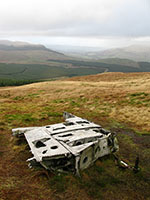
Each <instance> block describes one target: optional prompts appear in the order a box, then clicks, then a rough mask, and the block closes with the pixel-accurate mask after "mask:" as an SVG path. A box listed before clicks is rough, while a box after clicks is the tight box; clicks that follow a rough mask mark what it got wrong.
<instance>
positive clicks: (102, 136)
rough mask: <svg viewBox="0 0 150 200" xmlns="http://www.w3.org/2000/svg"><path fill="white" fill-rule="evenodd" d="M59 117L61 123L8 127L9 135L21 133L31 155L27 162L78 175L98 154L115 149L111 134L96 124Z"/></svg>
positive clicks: (107, 152) (102, 154) (116, 144)
mask: <svg viewBox="0 0 150 200" xmlns="http://www.w3.org/2000/svg"><path fill="white" fill-rule="evenodd" d="M63 116H64V118H65V122H64V123H59V124H53V125H47V126H43V127H28V128H17V129H12V132H13V135H15V136H18V137H20V136H21V135H24V136H25V138H26V140H27V142H28V144H29V146H30V149H31V152H32V154H33V157H32V158H30V159H28V161H29V163H30V164H31V165H33V164H35V163H40V164H41V165H42V166H43V167H45V168H46V169H49V170H52V171H72V172H76V173H77V174H79V171H80V170H83V169H85V168H87V167H88V166H90V165H91V164H92V163H93V162H94V161H96V160H97V159H98V158H99V157H102V156H104V155H108V154H110V153H113V152H115V151H117V150H118V149H119V146H118V142H117V139H116V137H115V135H114V134H112V133H111V132H109V131H106V130H105V129H103V128H102V127H101V126H100V125H97V124H95V123H93V122H90V121H88V120H86V119H82V118H80V117H77V116H74V115H72V114H70V113H67V112H65V113H64V115H63Z"/></svg>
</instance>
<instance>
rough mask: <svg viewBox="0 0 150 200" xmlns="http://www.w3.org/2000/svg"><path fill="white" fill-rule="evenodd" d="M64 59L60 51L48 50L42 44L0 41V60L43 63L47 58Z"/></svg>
mask: <svg viewBox="0 0 150 200" xmlns="http://www.w3.org/2000/svg"><path fill="white" fill-rule="evenodd" d="M51 58H55V59H65V58H66V56H65V55H64V54H62V53H59V52H56V51H53V50H50V49H48V48H46V47H45V46H44V45H35V44H30V43H25V42H11V41H7V40H6V41H5V40H2V41H0V62H5V63H6V62H7V63H45V62H46V61H47V59H51Z"/></svg>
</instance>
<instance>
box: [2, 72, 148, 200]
mask: <svg viewBox="0 0 150 200" xmlns="http://www.w3.org/2000/svg"><path fill="white" fill-rule="evenodd" d="M63 111H68V112H71V113H73V114H75V115H78V116H81V117H83V118H86V119H88V120H90V121H94V122H95V123H98V124H101V125H102V126H103V127H105V128H107V129H110V130H111V131H114V132H116V133H117V137H118V140H119V145H120V151H119V153H118V154H119V155H120V157H121V159H123V160H124V161H125V162H127V163H129V164H130V165H134V160H135V158H136V155H139V157H140V167H141V171H140V172H139V173H137V174H135V173H133V172H132V170H131V169H126V170H123V169H120V168H118V167H117V166H116V164H115V162H114V159H113V157H111V156H110V157H105V158H103V159H99V160H97V161H96V163H95V164H94V165H93V166H91V167H89V169H87V170H85V171H83V172H82V173H81V178H78V177H75V176H74V175H72V174H56V175H54V174H52V173H50V172H47V171H46V170H45V169H42V168H33V169H29V168H28V166H27V163H26V159H27V158H29V157H31V156H32V155H31V152H29V149H28V147H27V144H26V143H25V142H24V141H23V140H17V139H15V138H13V137H12V136H11V129H12V128H15V127H22V126H26V127H28V126H37V125H38V126H43V125H47V124H53V123H58V122H61V121H62V120H63V119H62V112H63ZM149 119H150V73H129V74H124V73H107V74H105V73H104V74H99V75H91V76H87V77H79V78H72V79H67V80H63V81H52V82H44V83H36V84H31V85H26V86H20V87H7V88H0V144H1V145H0V156H1V161H0V199H4V200H5V199H13V200H17V199H45V200H58V199H60V200H75V199H77V200H83V199H86V200H98V199H103V200H113V199H122V200H126V199H128V200H133V199H140V200H145V199H147V200H148V199H149V196H150V190H149V184H150V174H149V169H150V158H149V153H150V152H149V149H150V137H149V136H147V135H149V133H150V127H149Z"/></svg>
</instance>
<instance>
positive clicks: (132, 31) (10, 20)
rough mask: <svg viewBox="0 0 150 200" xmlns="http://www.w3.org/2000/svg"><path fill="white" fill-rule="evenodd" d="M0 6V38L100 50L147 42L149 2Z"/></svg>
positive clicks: (28, 0)
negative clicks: (90, 47)
mask: <svg viewBox="0 0 150 200" xmlns="http://www.w3.org/2000/svg"><path fill="white" fill-rule="evenodd" d="M0 3H1V4H0V39H9V40H21V41H28V42H32V43H42V44H45V45H50V44H57V45H77V46H78V45H79V46H99V47H104V48H109V47H110V48H111V47H117V46H127V45H130V44H135V43H138V44H140V43H150V0H0Z"/></svg>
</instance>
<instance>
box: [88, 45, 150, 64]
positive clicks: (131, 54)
mask: <svg viewBox="0 0 150 200" xmlns="http://www.w3.org/2000/svg"><path fill="white" fill-rule="evenodd" d="M88 56H89V57H91V58H95V59H104V58H122V59H130V60H134V61H138V62H140V61H144V62H150V46H146V45H145V46H144V45H132V46H129V47H124V48H114V49H108V50H105V51H99V52H95V53H94V52H92V53H88Z"/></svg>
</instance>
